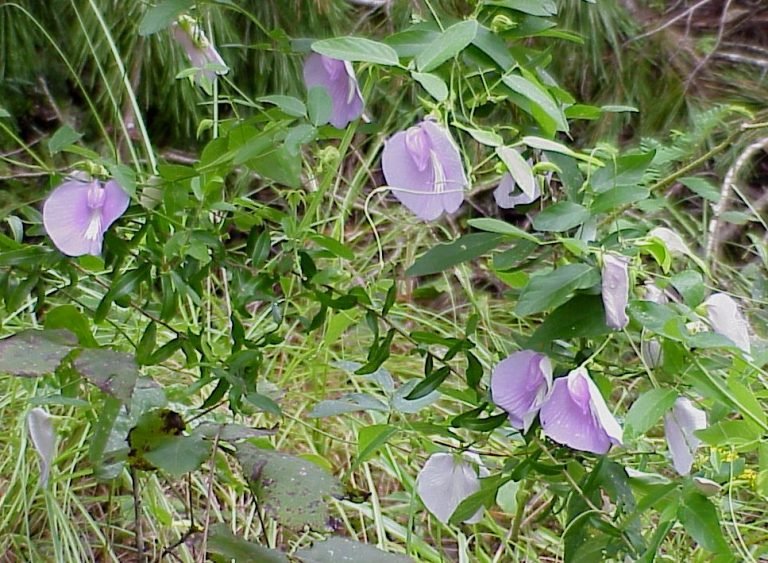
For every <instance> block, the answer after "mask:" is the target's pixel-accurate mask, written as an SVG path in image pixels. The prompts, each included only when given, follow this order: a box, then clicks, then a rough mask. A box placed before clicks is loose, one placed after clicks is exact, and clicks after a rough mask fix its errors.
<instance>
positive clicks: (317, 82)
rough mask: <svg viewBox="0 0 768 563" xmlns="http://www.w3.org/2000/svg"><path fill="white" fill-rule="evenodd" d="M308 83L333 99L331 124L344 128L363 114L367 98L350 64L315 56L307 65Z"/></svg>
mask: <svg viewBox="0 0 768 563" xmlns="http://www.w3.org/2000/svg"><path fill="white" fill-rule="evenodd" d="M304 83H305V84H306V86H307V89H310V88H314V87H320V88H322V89H323V90H325V91H326V92H327V93H328V96H329V97H330V98H331V104H332V110H331V118H330V123H331V125H333V126H334V127H336V128H337V129H343V128H344V127H346V126H347V125H348V124H349V122H350V121H354V120H355V119H357V118H358V117H360V116H361V115H362V114H363V106H364V103H363V95H362V94H361V93H360V86H359V85H358V83H357V78H356V77H355V71H354V69H353V68H352V64H351V63H350V62H349V61H340V60H338V59H333V58H331V57H326V56H325V55H321V54H319V53H312V54H311V55H309V57H307V60H306V61H305V62H304Z"/></svg>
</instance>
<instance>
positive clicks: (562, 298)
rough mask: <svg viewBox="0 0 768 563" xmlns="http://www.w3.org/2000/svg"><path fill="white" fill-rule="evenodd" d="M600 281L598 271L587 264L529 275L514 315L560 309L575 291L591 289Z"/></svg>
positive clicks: (569, 265)
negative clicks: (554, 308) (529, 277)
mask: <svg viewBox="0 0 768 563" xmlns="http://www.w3.org/2000/svg"><path fill="white" fill-rule="evenodd" d="M599 281H600V275H599V273H598V272H597V270H596V269H595V268H593V267H591V266H587V265H586V264H567V265H565V266H561V267H560V268H558V269H556V270H554V271H552V272H547V273H544V274H538V275H535V276H531V279H530V281H529V282H528V284H527V285H526V286H525V288H524V289H523V291H522V293H521V294H520V299H519V300H518V302H517V307H515V314H517V315H520V316H527V315H534V314H536V313H541V312H542V311H546V310H547V309H551V308H553V307H559V306H560V305H562V304H563V303H565V302H566V301H568V298H569V297H570V296H571V294H572V293H573V292H574V291H576V290H577V289H586V288H588V287H592V286H593V285H595V284H597V283H598V282H599Z"/></svg>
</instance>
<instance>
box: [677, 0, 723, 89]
mask: <svg viewBox="0 0 768 563" xmlns="http://www.w3.org/2000/svg"><path fill="white" fill-rule="evenodd" d="M731 1H732V0H726V2H725V5H724V6H723V11H722V13H721V14H720V22H719V23H718V26H717V37H715V44H714V45H713V46H712V49H711V50H710V51H709V52H708V53H707V54H706V56H705V57H704V58H703V59H701V60H700V61H699V62H698V64H697V65H696V66H695V67H694V69H693V70H692V71H691V73H690V74H689V75H688V78H686V80H685V89H684V90H683V93H685V92H688V89H689V88H690V87H691V84H693V79H694V78H695V77H696V75H697V74H698V73H699V71H700V70H701V69H702V68H704V66H705V65H706V64H707V63H708V62H709V61H710V59H712V56H713V55H714V54H715V52H716V51H717V50H718V48H719V47H720V42H721V41H722V39H723V32H724V31H725V23H726V19H727V17H728V10H729V9H730V7H731Z"/></svg>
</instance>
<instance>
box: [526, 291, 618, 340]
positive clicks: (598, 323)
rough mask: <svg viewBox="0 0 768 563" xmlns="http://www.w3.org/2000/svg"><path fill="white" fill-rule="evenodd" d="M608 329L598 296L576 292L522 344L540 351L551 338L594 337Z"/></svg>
mask: <svg viewBox="0 0 768 563" xmlns="http://www.w3.org/2000/svg"><path fill="white" fill-rule="evenodd" d="M609 332H611V329H610V328H608V326H607V325H606V324H605V309H604V308H603V299H602V298H601V297H600V296H599V295H576V296H575V297H574V298H573V299H571V300H570V301H568V302H567V303H565V304H563V305H561V306H560V307H558V308H557V309H555V310H554V311H552V313H550V314H549V315H547V318H546V319H544V322H543V323H542V324H541V325H540V326H539V328H537V329H536V332H534V333H533V336H531V338H530V340H528V343H527V344H526V346H528V347H529V348H532V349H538V350H543V349H545V348H547V347H548V346H549V344H550V343H551V342H554V341H555V340H573V339H575V338H594V337H595V336H602V335H603V334H608V333H609Z"/></svg>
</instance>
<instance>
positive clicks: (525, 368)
mask: <svg viewBox="0 0 768 563" xmlns="http://www.w3.org/2000/svg"><path fill="white" fill-rule="evenodd" d="M551 386H552V364H551V362H550V361H549V358H547V357H546V356H545V355H544V354H539V353H537V352H533V351H532V350H522V351H520V352H515V353H514V354H512V355H510V356H509V357H507V358H506V359H504V360H502V361H501V362H500V363H499V364H498V365H497V366H496V367H495V368H494V369H493V374H492V375H491V395H492V396H493V402H494V403H496V404H497V405H498V406H500V407H501V408H502V409H504V410H505V411H507V413H508V414H509V421H510V424H511V425H512V426H513V427H514V428H517V429H522V430H523V431H524V432H527V431H528V428H530V426H531V423H532V422H533V420H534V418H536V415H537V414H538V412H539V408H541V405H542V403H543V402H544V399H545V398H546V396H547V394H548V393H549V390H550V387H551Z"/></svg>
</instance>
